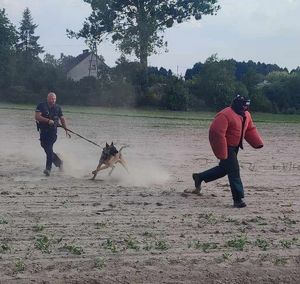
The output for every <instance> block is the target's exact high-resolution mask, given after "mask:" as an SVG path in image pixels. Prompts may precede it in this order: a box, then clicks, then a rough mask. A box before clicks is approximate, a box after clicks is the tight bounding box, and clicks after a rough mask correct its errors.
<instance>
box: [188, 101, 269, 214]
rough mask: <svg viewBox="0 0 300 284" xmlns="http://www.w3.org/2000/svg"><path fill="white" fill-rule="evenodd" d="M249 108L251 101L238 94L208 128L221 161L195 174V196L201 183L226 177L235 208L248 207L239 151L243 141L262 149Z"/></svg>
mask: <svg viewBox="0 0 300 284" xmlns="http://www.w3.org/2000/svg"><path fill="white" fill-rule="evenodd" d="M249 105H250V100H249V99H247V98H245V97H243V96H240V95H237V96H235V98H234V99H233V101H232V104H231V106H230V107H226V108H225V109H223V110H222V111H220V112H219V113H217V115H216V117H215V118H214V120H213V122H212V124H211V126H210V129H209V142H210V145H211V147H212V150H213V152H214V154H215V156H216V157H217V158H218V159H219V160H220V162H219V165H218V166H216V167H214V168H211V169H209V170H207V171H204V172H201V173H194V174H193V180H194V182H195V190H194V191H192V193H196V194H199V193H200V190H201V182H202V181H205V182H210V181H213V180H216V179H219V178H221V177H224V176H225V175H227V176H228V180H229V184H230V188H231V193H232V198H233V206H234V207H236V208H242V207H245V206H246V203H245V202H244V201H243V198H244V188H243V184H242V181H241V177H240V167H239V162H238V160H237V154H238V151H239V148H241V149H243V139H244V138H245V140H246V141H247V142H248V143H249V144H250V145H251V146H252V147H254V148H262V147H263V141H262V139H261V137H260V135H259V133H258V131H257V130H256V127H255V125H254V124H253V121H252V118H251V115H250V113H249V111H248V109H249Z"/></svg>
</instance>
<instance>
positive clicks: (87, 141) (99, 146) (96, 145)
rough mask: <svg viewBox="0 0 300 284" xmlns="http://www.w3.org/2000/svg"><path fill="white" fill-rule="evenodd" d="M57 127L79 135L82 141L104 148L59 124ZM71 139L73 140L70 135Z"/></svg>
mask: <svg viewBox="0 0 300 284" xmlns="http://www.w3.org/2000/svg"><path fill="white" fill-rule="evenodd" d="M57 127H61V128H63V129H65V130H67V131H68V132H71V133H73V134H75V135H77V136H78V137H80V138H81V139H83V140H85V141H87V142H90V143H92V144H94V145H95V146H98V147H100V148H102V147H101V146H100V145H98V144H97V143H95V142H94V141H92V140H89V139H87V138H85V137H83V136H82V135H80V134H78V133H76V132H74V131H72V130H71V129H68V128H65V127H63V126H62V125H60V124H59V125H58V126H57ZM69 138H71V135H70V134H69Z"/></svg>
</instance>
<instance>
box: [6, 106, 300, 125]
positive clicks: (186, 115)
mask: <svg viewBox="0 0 300 284" xmlns="http://www.w3.org/2000/svg"><path fill="white" fill-rule="evenodd" d="M37 103H38V102H37ZM58 103H59V102H58ZM0 109H16V110H24V111H34V109H35V105H29V104H28V105H27V104H8V103H0ZM63 110H64V112H65V113H75V114H87V115H102V116H122V117H138V118H156V119H165V120H181V121H189V122H190V123H191V122H193V121H194V123H197V122H200V121H201V122H205V121H206V122H207V123H209V122H210V121H211V120H212V119H213V118H214V116H215V115H216V112H205V111H199V112H195V111H168V110H149V109H124V108H107V107H92V106H91V107H88V106H63ZM252 116H253V119H254V121H255V122H262V123H300V115H299V114H273V113H252ZM171 125H172V124H171Z"/></svg>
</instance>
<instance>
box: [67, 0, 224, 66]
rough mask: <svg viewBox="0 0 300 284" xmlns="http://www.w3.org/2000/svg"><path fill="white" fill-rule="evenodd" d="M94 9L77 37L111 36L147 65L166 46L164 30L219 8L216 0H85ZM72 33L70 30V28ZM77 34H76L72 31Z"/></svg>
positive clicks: (212, 12)
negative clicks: (148, 60)
mask: <svg viewBox="0 0 300 284" xmlns="http://www.w3.org/2000/svg"><path fill="white" fill-rule="evenodd" d="M83 1H84V2H86V3H89V4H90V5H91V8H92V13H91V15H90V16H89V17H88V18H87V20H86V21H85V22H84V24H83V28H82V29H81V30H80V31H79V32H78V33H75V34H76V35H77V37H83V38H86V39H91V38H93V39H96V40H99V39H100V38H101V37H102V36H103V35H104V34H105V33H109V34H111V35H112V41H113V42H115V43H117V45H118V47H119V49H120V50H121V51H122V52H123V53H124V54H131V53H134V54H135V55H136V56H137V58H139V60H140V63H141V64H142V66H143V67H144V68H145V67H147V64H148V62H147V58H148V56H149V55H151V54H153V53H155V52H156V51H157V48H161V47H163V46H164V45H166V42H165V41H164V39H163V35H162V33H163V32H164V31H165V29H166V28H171V27H172V26H173V25H174V23H175V22H177V23H178V24H180V23H182V22H185V21H188V20H190V19H192V18H194V19H196V20H200V19H201V17H202V15H213V14H216V12H217V11H218V10H219V8H220V6H219V5H217V2H218V1H217V0H122V1H120V0H83ZM69 32H70V31H69ZM73 35H74V33H73Z"/></svg>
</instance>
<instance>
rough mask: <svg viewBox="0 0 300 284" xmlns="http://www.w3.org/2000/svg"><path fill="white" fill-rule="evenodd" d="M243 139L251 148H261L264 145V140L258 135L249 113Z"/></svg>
mask: <svg viewBox="0 0 300 284" xmlns="http://www.w3.org/2000/svg"><path fill="white" fill-rule="evenodd" d="M245 140H246V141H247V142H248V143H249V144H250V145H251V146H252V147H253V148H256V149H258V148H262V147H263V146H264V142H263V140H262V138H261V137H260V135H259V133H258V131H257V129H256V127H255V125H254V123H253V121H252V118H251V115H250V114H249V124H248V127H247V129H246V132H245Z"/></svg>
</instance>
